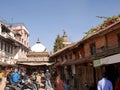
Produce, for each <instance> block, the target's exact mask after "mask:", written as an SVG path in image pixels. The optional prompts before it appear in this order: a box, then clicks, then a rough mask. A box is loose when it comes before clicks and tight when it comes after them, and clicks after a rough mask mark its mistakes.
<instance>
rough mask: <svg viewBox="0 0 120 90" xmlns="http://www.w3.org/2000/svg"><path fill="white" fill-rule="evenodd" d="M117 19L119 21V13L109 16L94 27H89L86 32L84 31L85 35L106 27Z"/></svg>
mask: <svg viewBox="0 0 120 90" xmlns="http://www.w3.org/2000/svg"><path fill="white" fill-rule="evenodd" d="M117 21H120V14H119V15H118V16H112V17H109V18H107V19H106V20H104V22H103V23H102V24H100V25H98V26H97V27H95V28H91V29H90V30H89V31H88V32H85V37H86V36H88V35H89V34H91V33H93V32H97V31H100V30H102V29H104V28H106V27H108V26H109V25H112V24H114V23H115V22H117Z"/></svg>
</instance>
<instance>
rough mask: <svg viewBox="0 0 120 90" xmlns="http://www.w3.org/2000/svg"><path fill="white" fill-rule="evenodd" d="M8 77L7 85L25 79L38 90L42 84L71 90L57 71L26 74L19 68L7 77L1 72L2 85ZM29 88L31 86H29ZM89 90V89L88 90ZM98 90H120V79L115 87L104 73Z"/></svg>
mask: <svg viewBox="0 0 120 90" xmlns="http://www.w3.org/2000/svg"><path fill="white" fill-rule="evenodd" d="M4 76H5V77H6V80H7V82H6V83H7V84H9V85H10V84H18V83H21V82H22V80H24V82H25V79H26V78H27V79H26V80H28V78H29V80H31V81H32V82H35V85H36V87H37V89H36V90H38V89H39V88H40V87H41V84H42V83H43V84H44V88H45V90H53V88H54V90H70V85H69V80H62V79H61V75H60V73H57V72H55V71H50V70H49V69H46V70H45V72H44V73H40V72H39V71H34V72H31V73H26V71H25V70H22V69H21V70H20V69H18V68H14V69H13V68H12V69H11V70H10V71H9V72H8V73H7V75H4V73H3V71H2V70H0V84H1V82H2V78H3V77H4ZM27 87H29V86H27ZM24 88H25V87H22V89H21V90H24ZM86 90H89V89H86ZM97 90H120V79H119V77H118V78H117V79H116V82H115V85H114V86H113V84H112V82H111V81H110V80H108V78H107V74H106V73H103V78H102V79H101V80H99V81H98V83H97Z"/></svg>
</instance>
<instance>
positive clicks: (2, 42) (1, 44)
mask: <svg viewBox="0 0 120 90" xmlns="http://www.w3.org/2000/svg"><path fill="white" fill-rule="evenodd" d="M1 50H3V41H1Z"/></svg>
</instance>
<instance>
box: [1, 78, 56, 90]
mask: <svg viewBox="0 0 120 90" xmlns="http://www.w3.org/2000/svg"><path fill="white" fill-rule="evenodd" d="M5 83H6V78H3V80H2V82H1V84H0V90H4V87H5ZM41 85H42V86H43V84H41ZM39 90H45V89H44V88H40V89H39ZM50 90H54V89H50Z"/></svg>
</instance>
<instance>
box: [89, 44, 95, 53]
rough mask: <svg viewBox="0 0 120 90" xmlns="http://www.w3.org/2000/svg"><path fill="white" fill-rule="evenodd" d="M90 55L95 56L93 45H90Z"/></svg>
mask: <svg viewBox="0 0 120 90" xmlns="http://www.w3.org/2000/svg"><path fill="white" fill-rule="evenodd" d="M90 53H91V55H95V54H96V46H95V43H92V44H90Z"/></svg>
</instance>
